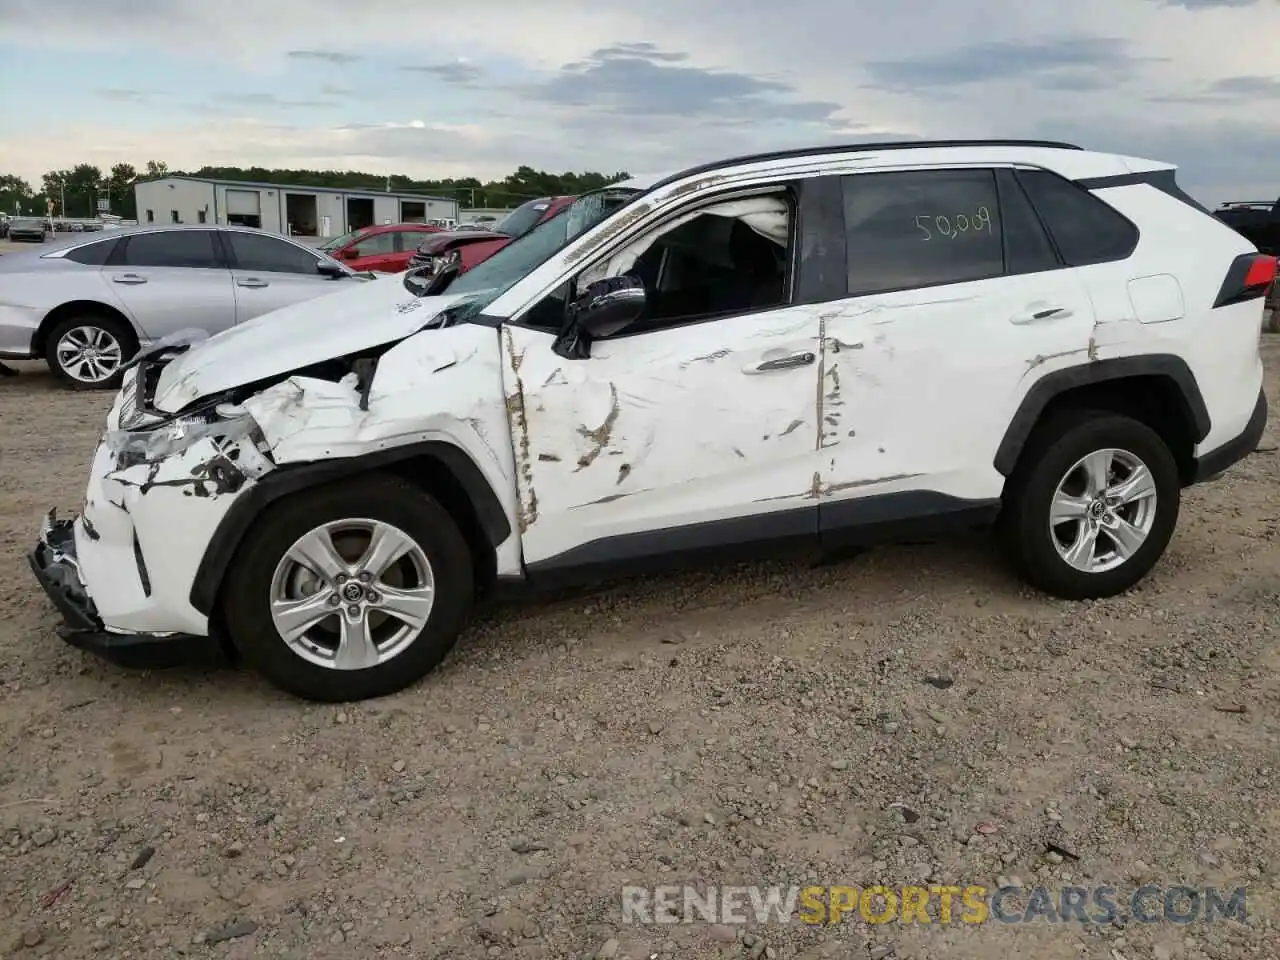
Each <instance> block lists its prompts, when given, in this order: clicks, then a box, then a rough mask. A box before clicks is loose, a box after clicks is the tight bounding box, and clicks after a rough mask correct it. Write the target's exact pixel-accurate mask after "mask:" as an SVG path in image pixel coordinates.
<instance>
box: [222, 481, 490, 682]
mask: <svg viewBox="0 0 1280 960" xmlns="http://www.w3.org/2000/svg"><path fill="white" fill-rule="evenodd" d="M473 594H474V577H473V574H472V564H471V556H470V551H469V549H468V547H467V543H466V540H465V539H464V538H463V536H462V534H461V533H460V532H459V530H458V527H457V525H456V524H455V523H454V522H453V519H452V518H451V517H450V516H449V514H448V512H447V511H446V510H445V509H444V508H443V507H442V506H440V504H439V503H437V502H436V501H435V500H434V499H433V498H431V497H430V496H429V495H428V494H426V493H425V492H424V491H422V490H420V489H418V488H417V487H414V486H412V485H411V484H408V483H406V482H404V481H402V480H399V479H397V478H394V477H384V476H370V477H362V478H359V479H356V480H352V481H348V482H344V483H337V484H331V485H327V486H325V487H321V488H316V489H314V490H308V491H305V492H303V493H300V494H297V495H296V496H293V497H290V498H288V499H287V500H284V501H281V502H278V503H276V504H273V505H272V507H271V509H270V510H269V511H268V512H266V513H265V514H264V515H263V517H262V519H261V520H259V521H258V522H257V523H256V524H255V526H254V528H253V530H252V532H251V533H250V535H249V536H248V537H246V539H245V541H244V542H243V544H242V545H241V547H240V549H239V550H238V551H237V556H236V559H235V560H234V561H233V565H232V569H231V571H230V573H229V575H228V578H227V584H226V587H225V594H224V598H225V599H224V606H223V609H224V611H225V614H226V620H227V626H228V628H229V632H230V635H231V640H232V642H233V643H234V644H235V646H236V648H237V649H238V650H239V652H240V654H241V655H242V656H243V657H244V658H245V660H246V662H248V663H249V664H250V665H251V666H253V667H254V668H256V669H257V670H258V671H259V672H261V673H262V674H263V675H264V676H266V677H267V678H268V679H269V680H271V681H272V682H273V683H275V684H276V685H278V686H279V687H281V688H283V689H285V690H287V691H289V692H290V693H293V694H295V695H297V696H300V697H303V698H305V699H308V700H321V701H329V702H343V701H352V700H364V699H367V698H369V697H378V696H384V695H386V694H390V693H394V692H396V691H398V690H401V689H403V688H405V687H408V686H410V685H411V684H413V683H415V682H417V681H418V680H419V679H421V678H422V677H423V676H425V675H426V674H427V673H429V672H430V671H431V670H433V669H434V668H435V667H436V665H437V664H439V663H440V661H442V660H443V659H444V658H445V656H446V655H447V654H448V652H449V651H450V649H452V647H453V645H454V643H455V642H456V641H457V637H458V634H459V633H460V632H461V630H462V627H463V625H464V623H465V620H466V616H467V614H468V612H469V611H470V608H471V603H472V598H473Z"/></svg>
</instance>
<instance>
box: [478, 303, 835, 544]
mask: <svg viewBox="0 0 1280 960" xmlns="http://www.w3.org/2000/svg"><path fill="white" fill-rule="evenodd" d="M819 329H820V320H819V318H818V311H817V310H816V309H815V308H813V307H794V308H788V309H784V310H778V311H770V312H765V313H758V314H752V315H748V316H740V317H733V318H727V319H724V320H719V321H708V322H705V323H695V324H688V325H686V326H683V327H675V328H671V329H667V330H655V331H652V332H648V333H643V334H637V335H635V336H631V337H620V338H617V339H614V340H602V341H597V342H596V343H594V344H593V345H592V348H591V356H590V357H587V358H582V359H566V358H564V357H561V356H559V355H557V354H556V353H555V352H554V351H553V350H552V343H553V337H552V336H551V334H549V333H547V332H544V331H539V330H530V329H524V328H519V327H511V328H507V329H505V330H504V331H503V349H504V354H505V356H504V365H505V366H504V370H503V376H504V378H505V386H506V398H507V412H508V416H509V417H510V423H511V433H512V436H513V444H514V449H515V473H516V482H517V485H518V488H519V501H520V502H519V517H518V523H519V528H520V530H521V531H522V536H523V541H524V555H525V561H526V563H537V562H539V561H542V560H546V559H548V558H551V557H554V556H557V555H559V554H563V553H565V552H567V551H569V550H572V549H573V548H575V547H578V546H581V545H583V544H585V543H589V542H592V541H597V540H603V539H607V538H609V537H614V536H620V535H624V534H628V533H637V532H647V531H659V530H665V529H670V528H673V527H679V526H683V525H687V524H693V523H701V522H707V521H713V520H722V519H728V518H734V517H748V516H752V515H754V514H762V513H768V512H772V511H774V510H777V509H779V507H778V506H777V505H776V501H774V500H773V499H772V498H774V497H775V496H777V495H779V494H781V493H784V492H788V491H791V490H793V489H796V488H797V487H803V486H805V485H807V484H809V482H810V478H811V477H812V475H813V466H814V462H815V459H816V457H817V449H818V429H819V427H818V370H819V363H818V357H819V354H820V347H819ZM803 354H809V355H811V356H812V358H813V360H812V362H811V363H808V364H801V365H799V366H794V367H783V368H780V369H776V370H772V371H758V370H757V368H758V367H759V365H760V364H761V363H763V362H766V361H768V360H771V359H778V358H781V357H787V356H793V355H803Z"/></svg>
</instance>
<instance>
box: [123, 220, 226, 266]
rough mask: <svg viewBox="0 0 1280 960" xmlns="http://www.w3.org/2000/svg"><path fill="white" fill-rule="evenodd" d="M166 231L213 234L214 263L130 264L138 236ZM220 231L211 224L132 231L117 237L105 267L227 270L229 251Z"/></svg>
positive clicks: (147, 235)
mask: <svg viewBox="0 0 1280 960" xmlns="http://www.w3.org/2000/svg"><path fill="white" fill-rule="evenodd" d="M165 233H208V234H211V235H212V236H211V242H212V245H213V260H214V262H213V265H212V266H209V267H164V266H158V265H155V264H151V265H144V264H130V263H128V262H127V261H126V258H127V257H128V254H129V245H130V244H131V243H132V242H133V241H134V240H135V239H137V238H138V237H150V236H156V235H158V234H165ZM219 233H220V231H218V230H217V229H216V228H214V227H213V226H210V227H208V228H207V229H205V228H202V227H194V228H182V229H178V230H172V229H170V230H165V229H163V228H162V229H159V230H145V231H140V232H138V233H131V234H129V235H128V236H124V237H118V238H116V247H115V249H114V250H112V251H111V255H110V256H109V257H107V261H106V263H104V264H103V267H108V268H112V269H119V268H127V267H137V268H138V269H141V270H148V269H150V270H226V269H228V261H227V251H226V248H225V247H224V246H223V244H222V237H221V236H219Z"/></svg>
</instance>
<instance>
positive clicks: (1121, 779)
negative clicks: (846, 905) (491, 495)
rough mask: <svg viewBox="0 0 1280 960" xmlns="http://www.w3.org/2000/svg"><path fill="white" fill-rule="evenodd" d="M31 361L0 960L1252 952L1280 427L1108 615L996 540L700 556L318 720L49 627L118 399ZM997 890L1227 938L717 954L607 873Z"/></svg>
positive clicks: (7, 390)
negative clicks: (1222, 901)
mask: <svg viewBox="0 0 1280 960" xmlns="http://www.w3.org/2000/svg"><path fill="white" fill-rule="evenodd" d="M1269 339H1270V338H1269ZM1266 353H1267V359H1268V363H1269V365H1270V378H1269V379H1270V386H1269V390H1270V393H1271V395H1272V397H1277V396H1280V343H1276V342H1272V343H1269V344H1268V345H1267V347H1266ZM19 366H20V368H21V370H22V371H23V373H22V375H21V376H20V377H18V378H16V379H9V380H0V465H2V466H0V497H3V500H2V501H0V542H2V543H3V557H2V558H0V596H3V597H5V598H7V604H8V608H7V610H6V611H5V613H6V615H5V616H4V618H3V621H0V951H7V950H11V951H12V955H14V956H16V957H28V956H31V957H40V956H46V957H69V958H71V957H73V958H82V957H87V956H105V957H135V958H143V957H146V958H150V957H174V956H182V955H188V956H210V957H222V958H234V957H259V956H267V957H292V958H299V960H302V958H306V960H325V958H352V957H360V958H365V957H368V958H373V957H382V956H412V957H423V958H442V960H443V958H454V960H458V958H471V957H506V958H520V960H532V958H548V960H550V958H557V960H559V958H588V957H596V956H604V957H608V956H613V957H616V958H623V957H626V958H632V960H635V958H640V957H645V958H651V957H662V958H682V960H683V958H692V960H697V958H701V957H712V956H718V955H720V951H723V952H724V953H725V954H726V955H735V956H746V957H757V956H765V957H778V958H787V957H804V958H820V957H829V958H836V960H843V958H858V960H868V958H872V960H875V958H885V957H897V958H916V960H924V958H934V960H940V958H947V960H978V958H982V960H996V958H999V960H1012V958H1018V957H1027V958H1030V957H1035V958H1038V960H1064V958H1072V960H1075V958H1099V960H1103V958H1105V960H1146V958H1153V957H1154V958H1181V960H1192V958H1201V957H1209V958H1215V960H1226V958H1236V957H1270V958H1274V957H1276V956H1280V931H1278V929H1277V927H1276V923H1277V920H1276V916H1275V914H1274V912H1273V911H1274V903H1275V901H1276V893H1277V891H1278V889H1280V803H1277V801H1276V789H1277V780H1278V778H1280V754H1278V751H1277V732H1278V724H1277V707H1278V706H1280V649H1278V648H1277V645H1276V638H1277V635H1278V627H1280V542H1277V536H1276V531H1277V524H1278V523H1280V486H1278V485H1277V480H1278V479H1280V455H1278V454H1277V430H1278V429H1280V427H1277V426H1273V427H1271V428H1269V429H1268V434H1267V436H1266V438H1265V439H1264V440H1263V445H1262V448H1261V449H1260V451H1259V452H1258V453H1257V454H1256V455H1255V456H1253V457H1251V458H1250V459H1249V460H1247V461H1245V462H1244V463H1242V464H1240V465H1239V466H1237V467H1236V468H1235V469H1233V470H1232V471H1231V472H1230V473H1229V474H1228V475H1227V476H1226V477H1224V478H1223V479H1221V480H1220V481H1218V482H1216V483H1214V484H1212V485H1208V486H1205V487H1202V488H1198V489H1195V490H1193V491H1190V492H1188V493H1187V494H1186V495H1185V499H1184V501H1183V514H1182V520H1181V524H1180V527H1179V532H1178V533H1177V535H1176V537H1175V539H1174V542H1173V544H1172V546H1171V548H1170V551H1169V554H1168V556H1167V557H1166V559H1165V560H1164V562H1163V563H1162V564H1161V566H1160V567H1159V569H1158V571H1157V572H1156V573H1155V574H1154V575H1153V577H1152V578H1151V579H1150V580H1149V581H1148V582H1147V583H1146V584H1145V585H1143V586H1142V587H1141V588H1140V589H1138V590H1137V591H1135V592H1134V593H1132V594H1131V595H1129V596H1126V597H1123V598H1119V599H1115V600H1111V601H1107V602H1102V603H1092V604H1073V603H1062V602H1056V601H1053V600H1048V599H1045V598H1044V597H1042V596H1039V595H1035V594H1032V593H1029V592H1027V591H1025V590H1023V589H1021V587H1020V586H1019V584H1018V583H1017V582H1016V581H1015V580H1014V579H1012V578H1011V577H1010V576H1009V575H1008V574H1007V573H1006V572H1005V570H1004V569H1003V567H1002V566H1001V565H1000V564H999V563H998V562H997V560H996V559H995V557H994V555H993V553H992V550H991V549H990V547H989V545H988V544H987V543H986V542H985V541H984V540H975V541H974V542H970V543H956V544H951V545H939V546H913V547H899V548H892V549H883V550H879V551H875V552H873V553H870V554H867V555H864V556H863V557H861V558H856V559H852V560H849V561H846V562H843V563H840V564H836V565H828V566H823V567H814V568H810V567H807V566H804V565H797V564H795V563H779V564H774V565H758V566H750V567H746V568H735V569H727V570H719V571H714V572H707V573H705V574H703V575H698V576H687V577H680V578H670V579H655V580H650V581H646V582H643V583H639V584H632V585H629V586H622V587H616V588H614V589H610V590H603V591H600V592H595V593H591V594H579V595H577V596H575V597H572V598H569V599H565V600H560V601H557V602H554V603H543V604H541V605H538V606H535V607H523V608H515V607H511V608H504V609H500V610H494V611H491V612H489V613H487V614H485V615H484V616H483V617H482V619H481V620H480V621H479V622H478V623H477V624H476V626H475V627H474V629H472V630H471V631H470V633H469V634H468V635H467V636H466V637H465V638H464V640H463V641H462V642H461V644H460V645H459V647H458V649H457V651H456V652H455V653H454V655H453V656H451V657H450V659H449V660H448V661H447V662H446V664H445V666H444V667H443V668H442V669H441V670H440V671H439V672H438V673H437V674H436V675H434V676H433V677H432V678H431V679H430V680H428V681H427V682H425V683H423V684H422V685H420V686H419V687H417V688H415V689H414V690H412V691H409V692H407V693H404V694H402V695H399V696H396V697H393V698H390V699H388V700H385V701H379V702H375V703H368V704H365V705H360V706H354V707H352V706H348V707H341V708H340V707H327V706H315V705H308V704H305V703H301V702H298V701H295V700H292V699H289V698H287V697H285V696H283V695H280V694H277V693H276V692H275V691H274V690H272V689H271V688H269V687H267V686H266V685H265V684H264V683H262V682H260V681H259V680H257V679H256V678H255V677H253V676H252V675H249V674H247V673H238V672H232V671H214V672H195V671H178V672H163V673H151V674H148V673H130V672H126V671H122V670H117V669H115V668H112V667H109V666H106V665H104V664H102V663H100V662H98V661H96V660H95V659H92V658H90V657H88V656H86V655H82V654H80V653H78V652H76V651H74V650H72V649H70V648H68V647H66V646H65V645H64V644H63V643H62V642H61V641H60V640H59V639H57V637H56V636H55V635H54V634H53V625H54V622H55V618H54V615H53V612H52V609H51V607H50V605H49V604H48V602H47V601H46V600H45V598H44V597H43V595H41V594H40V592H39V591H38V588H37V587H36V585H35V583H34V581H33V580H32V578H31V576H30V574H29V572H28V570H27V568H26V564H25V562H24V559H23V554H24V551H25V550H26V549H27V547H28V546H29V544H30V542H31V540H32V537H33V535H34V532H35V529H36V527H37V524H38V522H39V519H40V517H41V515H42V513H43V511H44V510H45V509H46V508H47V507H48V506H50V505H57V506H58V507H60V508H61V509H63V510H64V511H68V510H74V509H75V508H76V507H77V506H78V504H79V501H80V497H81V493H82V483H83V480H84V475H85V470H86V464H87V460H88V456H89V454H90V451H91V448H92V446H93V444H94V442H95V441H96V439H97V437H98V434H99V430H100V426H101V423H102V417H103V414H104V412H105V410H106V406H107V399H106V398H105V397H102V396H84V395H76V394H72V393H67V392H63V391H60V390H58V389H56V388H55V387H54V386H53V383H52V381H51V378H50V377H49V376H48V375H47V374H46V373H43V372H42V371H41V368H40V367H39V366H37V365H33V364H20V365H19ZM1273 422H1274V421H1273ZM1239 708H1243V712H1240V710H1239ZM1049 843H1053V844H1055V845H1056V848H1061V850H1062V851H1065V853H1066V854H1067V856H1066V857H1065V859H1064V855H1063V853H1062V852H1059V851H1058V849H1054V850H1049V849H1048V847H1047V844H1049ZM1072 855H1074V858H1073V856H1072ZM999 879H1003V880H1006V881H1012V882H1015V883H1017V882H1021V884H1023V885H1025V886H1032V885H1045V886H1053V885H1059V886H1060V885H1067V884H1072V885H1079V886H1091V885H1096V884H1102V883H1110V884H1113V885H1116V886H1118V887H1120V888H1121V889H1122V890H1126V889H1131V888H1132V887H1134V886H1137V885H1139V884H1140V883H1142V882H1144V881H1145V882H1151V883H1155V884H1159V885H1161V886H1164V887H1168V886H1171V885H1175V884H1180V883H1181V884H1188V885H1192V886H1197V885H1200V886H1206V885H1207V886H1217V887H1218V888H1223V887H1234V886H1236V885H1240V884H1245V885H1247V888H1248V911H1249V924H1248V925H1241V924H1239V923H1236V922H1235V921H1225V922H1224V921H1219V922H1217V923H1215V924H1212V925H1206V924H1203V923H1194V924H1189V925H1178V924H1173V923H1159V924H1150V925H1147V924H1138V923H1130V924H1128V925H1127V926H1123V925H1119V924H1109V925H1106V926H1089V927H1083V926H1081V925H1079V924H1076V923H1068V924H1062V923H1059V924H1053V923H1048V922H1044V921H1041V922H1037V923H1034V924H1030V925H1020V926H1010V925H1005V924H1001V923H989V924H986V925H983V926H964V925H962V924H958V923H955V924H951V925H950V926H947V927H945V928H944V927H942V926H940V925H938V924H933V925H932V926H928V927H925V926H922V925H918V924H917V925H912V926H904V925H900V924H888V925H876V926H869V925H867V924H865V923H861V922H854V921H853V920H850V921H848V922H846V923H844V924H842V925H840V926H837V927H829V928H825V929H824V928H817V927H811V926H806V925H803V924H800V923H791V924H787V925H780V924H773V925H771V926H768V927H765V928H760V927H754V928H752V929H750V930H749V931H748V932H747V933H746V935H745V937H744V936H742V931H741V930H740V931H739V934H738V936H739V940H738V941H737V942H735V943H732V944H726V943H723V942H722V941H721V940H719V939H717V937H723V936H726V935H727V936H730V937H732V936H733V935H734V934H733V932H732V931H729V930H727V928H724V927H714V926H709V925H707V924H704V923H701V922H696V923H692V924H688V925H684V926H679V927H671V926H637V925H623V924H622V923H621V922H620V888H621V886H622V885H623V884H628V883H630V884H661V883H668V884H670V883H686V882H688V883H693V882H698V881H701V882H705V883H708V884H712V885H729V884H753V883H755V884H782V885H788V884H793V883H796V884H804V883H807V882H814V883H829V884H841V883H856V884H873V883H886V884H902V883H912V882H926V881H927V882H932V883H936V884H956V885H960V886H963V885H966V884H971V883H985V884H994V883H995V882H997V880H999ZM6 918H7V919H6ZM231 934H241V935H240V936H235V937H231V936H230V935H231ZM211 941H216V942H211Z"/></svg>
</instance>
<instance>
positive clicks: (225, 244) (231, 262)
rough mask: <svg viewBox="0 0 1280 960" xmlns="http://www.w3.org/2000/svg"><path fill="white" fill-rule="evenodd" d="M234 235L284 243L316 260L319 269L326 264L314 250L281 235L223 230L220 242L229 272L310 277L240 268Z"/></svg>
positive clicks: (257, 231)
mask: <svg viewBox="0 0 1280 960" xmlns="http://www.w3.org/2000/svg"><path fill="white" fill-rule="evenodd" d="M232 234H248V235H249V236H251V237H266V238H267V239H268V240H276V241H279V242H280V243H284V244H286V245H288V246H290V247H293V248H294V249H295V250H301V251H302V252H303V253H306V254H310V255H311V256H312V257H313V258H314V259H315V264H316V267H317V268H318V267H319V265H320V264H321V263H323V262H324V261H323V259H322V258H321V257H320V256H319V255H317V254H316V252H315V251H314V250H312V249H311V248H310V247H307V246H304V245H303V244H301V243H295V242H294V241H292V240H290V239H289V238H288V237H282V236H280V235H279V234H272V233H265V232H264V231H262V230H254V229H246V230H227V229H222V230H219V231H218V242H219V244H220V246H221V248H222V254H223V259H224V260H225V262H226V264H227V268H228V269H229V270H243V271H247V272H249V273H275V274H281V275H282V276H286V277H306V276H310V274H307V273H302V272H299V271H297V270H262V269H256V270H255V269H254V268H252V267H242V266H240V261H239V260H238V259H236V251H235V247H234V246H233V245H232V243H231V235H232ZM318 272H319V271H318V270H317V274H318Z"/></svg>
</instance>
